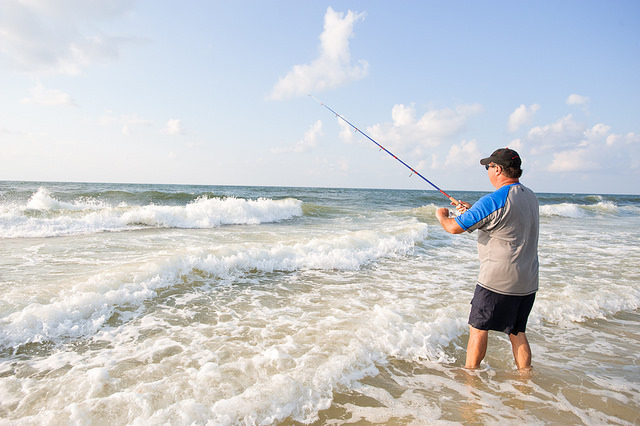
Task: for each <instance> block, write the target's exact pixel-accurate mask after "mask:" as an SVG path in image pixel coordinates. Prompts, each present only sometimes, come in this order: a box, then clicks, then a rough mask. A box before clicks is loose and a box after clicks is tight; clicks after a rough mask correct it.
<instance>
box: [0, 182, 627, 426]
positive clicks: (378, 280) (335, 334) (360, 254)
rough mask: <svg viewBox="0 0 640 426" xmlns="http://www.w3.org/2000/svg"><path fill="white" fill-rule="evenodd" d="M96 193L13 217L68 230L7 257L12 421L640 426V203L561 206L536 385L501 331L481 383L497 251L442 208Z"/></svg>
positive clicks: (4, 331) (5, 322)
mask: <svg viewBox="0 0 640 426" xmlns="http://www.w3.org/2000/svg"><path fill="white" fill-rule="evenodd" d="M61 187H62V189H64V187H63V186H62V185H61ZM85 187H86V186H80V189H82V190H83V192H82V194H85V195H83V196H80V195H78V193H79V192H73V191H71V190H68V191H67V192H64V191H62V190H61V191H60V192H56V194H57V195H56V196H54V195H53V194H52V193H46V191H44V190H43V191H36V190H35V189H34V190H33V191H32V192H31V197H30V199H29V200H27V197H24V199H23V201H19V200H17V199H16V198H11V197H5V198H3V199H2V202H1V203H0V208H1V209H2V210H1V211H0V214H2V220H4V218H6V217H9V218H10V220H16V218H17V217H22V218H23V219H24V220H25V223H26V222H28V220H31V219H33V222H31V223H29V224H28V226H31V228H30V229H31V231H36V232H34V233H35V234H38V233H40V234H39V235H49V236H53V235H69V236H67V237H65V238H48V239H33V240H32V239H30V238H12V239H10V240H8V239H5V240H4V244H3V245H2V246H0V254H1V256H0V267H2V270H1V272H2V274H3V275H2V278H3V280H2V282H0V424H9V422H11V424H69V423H73V424H89V423H101V422H104V421H108V422H109V423H110V424H133V425H138V424H140V425H142V424H216V425H235V424H291V423H293V422H303V423H311V422H318V423H322V424H340V423H344V422H350V423H358V422H360V423H362V424H372V423H373V424H412V423H414V424H424V423H438V422H441V423H448V422H451V423H455V424H460V423H474V422H475V423H496V424H497V423H527V424H536V423H551V424H554V423H558V424H559V423H563V422H567V423H573V424H579V423H584V424H605V423H611V424H634V422H637V409H638V407H640V382H639V380H638V377H640V375H639V374H638V372H639V370H638V367H637V366H638V355H637V345H638V343H639V341H640V337H638V333H637V325H638V323H640V316H638V313H637V312H638V309H639V306H640V289H639V287H638V281H637V270H638V267H639V265H640V246H639V245H638V242H637V235H635V234H633V233H631V232H629V229H637V225H638V219H637V215H635V214H629V212H633V211H634V210H633V209H637V206H636V205H635V204H633V203H632V201H633V200H631V199H630V198H627V199H624V200H623V199H620V200H617V199H616V200H615V201H611V198H598V197H591V198H589V199H586V202H584V200H585V198H584V197H582V198H580V199H579V200H578V201H576V196H573V195H571V196H559V195H554V196H553V199H552V202H550V203H547V204H543V205H542V207H541V212H542V211H543V210H547V211H545V212H543V213H542V214H543V223H542V227H541V236H540V248H541V250H540V260H541V271H542V273H541V283H540V284H541V290H540V292H539V293H538V295H537V299H536V303H535V305H534V310H533V312H532V315H531V318H530V324H529V327H528V329H527V335H528V336H529V339H530V341H531V342H532V346H533V351H534V373H533V375H532V376H531V377H530V378H522V377H520V376H519V374H518V373H517V372H516V371H515V370H514V369H513V360H512V355H511V352H510V351H511V349H510V346H509V343H508V339H507V338H506V337H504V336H501V335H499V334H492V335H491V337H490V339H491V341H490V342H491V343H490V347H489V351H488V354H487V358H486V360H485V363H484V364H483V366H482V368H481V369H479V370H478V371H476V372H472V373H469V372H465V371H463V370H462V369H461V368H460V367H461V366H462V365H463V363H464V356H465V351H464V347H465V346H466V336H467V335H468V326H467V324H466V319H467V315H468V312H469V300H470V299H471V296H472V293H473V287H474V283H475V279H476V276H477V253H476V238H475V235H467V234H463V235H457V236H452V235H449V234H446V233H444V232H443V231H442V230H441V229H440V228H439V225H438V223H437V220H436V219H435V218H434V212H435V209H436V208H437V207H438V206H440V204H438V203H437V201H433V200H432V199H431V198H427V197H424V196H423V195H421V194H414V193H412V192H406V193H405V192H401V191H398V192H397V193H396V192H393V191H390V192H380V193H378V192H366V191H352V192H350V191H346V190H344V191H335V192H333V194H334V195H335V196H336V197H337V198H338V199H337V200H334V199H331V198H330V196H329V195H327V194H328V193H327V192H326V191H323V190H314V189H309V190H301V189H296V190H286V191H285V190H282V189H278V190H273V192H271V193H269V191H267V190H265V189H263V188H251V189H249V190H247V191H245V192H242V193H241V194H239V195H237V197H236V196H235V195H233V194H229V195H227V196H225V197H220V198H216V197H214V196H212V195H210V194H213V193H214V192H216V191H214V190H212V189H211V188H202V189H199V188H196V189H198V190H201V191H203V192H205V191H206V193H207V194H209V195H206V196H203V195H201V194H203V192H198V193H196V194H195V195H194V196H193V197H191V196H190V195H189V194H190V191H191V189H192V188H177V189H176V190H177V192H178V193H179V196H178V198H179V199H180V202H177V203H176V202H174V201H175V198H173V199H172V198H171V197H170V196H169V195H167V196H166V197H163V196H161V195H162V194H159V195H160V196H158V199H169V201H168V202H167V204H163V205H155V204H153V203H151V202H149V201H144V202H142V203H140V205H131V204H132V203H131V200H132V199H135V198H136V197H135V196H132V195H131V194H132V193H133V192H134V190H135V189H136V188H135V187H127V188H126V189H127V191H124V190H122V189H123V188H120V187H118V186H114V187H115V188H109V187H107V189H117V190H118V191H116V192H114V194H115V195H114V197H115V198H112V199H107V198H100V197H99V196H98V195H96V193H97V192H98V191H93V192H91V191H84V189H85ZM90 189H91V188H90ZM143 189H144V190H145V191H147V192H149V191H150V188H146V187H145V188H143ZM151 189H153V188H151ZM147 192H145V194H146V193H147ZM196 192H197V191H196ZM263 192H266V193H267V194H271V195H268V196H267V197H266V198H260V196H257V197H254V195H256V194H261V193H263ZM247 193H250V194H251V195H250V196H248V195H247ZM276 193H277V194H278V195H277V196H274V195H273V194H276ZM329 193H331V192H329ZM86 194H89V195H88V196H87V195H86ZM91 194H93V195H91ZM123 194H124V195H123ZM372 194H373V195H372ZM154 196H155V195H154ZM478 196H479V194H478ZM145 197H147V196H146V195H145ZM287 197H290V198H287ZM350 197H351V198H350ZM124 198H126V199H127V200H128V202H126V203H125V202H123V199H124ZM147 198H148V197H147ZM275 198H279V199H278V200H276V199H275ZM298 200H305V201H304V204H303V203H302V202H301V201H298ZM407 200H409V201H407ZM625 200H626V201H625ZM629 200H631V201H629ZM444 203H446V200H445V201H443V204H444ZM581 203H582V204H581ZM624 203H626V204H624ZM379 204H380V205H383V206H384V207H383V208H381V207H379V206H378V205H379ZM636 204H637V203H636ZM549 206H550V207H549ZM616 206H619V207H616ZM302 207H304V208H302ZM91 215H94V216H91ZM89 217H93V220H94V221H95V223H97V224H99V226H97V225H96V226H95V227H93V228H92V226H90V225H88V223H89V219H88V218H89ZM63 218H64V221H67V222H66V223H63V220H62V219H63ZM107 219H108V220H112V221H113V225H109V227H105V226H104V224H105V221H106V220H107ZM232 219H234V220H235V219H238V221H239V223H240V224H243V225H250V226H221V225H222V224H224V223H226V222H229V221H231V220H232ZM289 219H293V220H289ZM575 219H579V220H575ZM56 220H59V229H58V230H57V231H56V230H55V229H53V228H55V227H53V226H52V228H51V229H50V230H49V231H47V232H48V234H47V232H44V231H43V230H42V229H39V228H37V226H42V227H43V228H44V225H43V224H44V223H48V224H49V225H51V224H53V223H54V222H55V221H56ZM253 220H256V222H252V221H253ZM37 221H40V222H37ZM47 221H49V222H47ZM37 223H39V224H40V225H36V224H37ZM254 223H255V225H253V224H254ZM260 223H262V224H264V225H259V224H260ZM132 224H133V225H132ZM4 226H6V222H2V225H1V226H0V229H4V230H5V231H6V229H8V228H6V227H4ZM65 226H66V228H65ZM74 226H75V228H74ZM100 226H102V228H100ZM3 227H4V228H3ZM132 227H134V228H135V227H139V228H142V229H144V230H142V231H136V232H107V233H94V232H95V231H89V230H90V229H100V230H102V231H103V230H118V231H122V230H125V229H131V228H132ZM25 229H26V228H25ZM71 229H78V230H80V231H78V232H77V233H73V232H72V233H69V230H71ZM23 230H24V229H23ZM55 232H59V234H56V233H55ZM65 232H66V234H65ZM74 232H75V231H74ZM98 232H100V231H98ZM22 236H25V233H23V234H22ZM634 411H635V414H634ZM634 416H635V417H634ZM1 419H4V420H1ZM105 419H108V420H105Z"/></svg>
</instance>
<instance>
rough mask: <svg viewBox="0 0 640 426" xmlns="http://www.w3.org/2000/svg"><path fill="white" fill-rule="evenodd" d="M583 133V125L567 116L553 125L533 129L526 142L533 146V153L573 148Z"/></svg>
mask: <svg viewBox="0 0 640 426" xmlns="http://www.w3.org/2000/svg"><path fill="white" fill-rule="evenodd" d="M584 131H585V126H584V124H581V123H577V122H576V121H575V120H574V119H573V115H572V114H568V115H566V116H564V117H562V118H560V119H558V120H557V121H556V122H555V123H552V124H548V125H546V126H536V127H533V128H532V129H531V130H529V132H528V133H527V140H528V141H529V142H530V143H531V144H532V146H533V152H534V153H537V152H543V151H548V150H551V149H554V150H558V149H564V148H567V147H572V146H575V144H576V141H579V140H581V138H582V136H583V134H584Z"/></svg>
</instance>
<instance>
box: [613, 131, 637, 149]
mask: <svg viewBox="0 0 640 426" xmlns="http://www.w3.org/2000/svg"><path fill="white" fill-rule="evenodd" d="M633 144H635V145H640V135H637V134H635V133H633V132H629V133H627V134H626V135H616V134H612V135H609V136H607V145H608V146H614V145H633Z"/></svg>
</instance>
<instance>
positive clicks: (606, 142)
mask: <svg viewBox="0 0 640 426" xmlns="http://www.w3.org/2000/svg"><path fill="white" fill-rule="evenodd" d="M563 139H564V140H566V141H570V143H568V142H567V143H565V144H564V145H563V146H561V147H559V148H557V149H554V150H553V152H552V160H551V161H550V162H549V166H548V170H549V171H551V172H593V171H596V170H607V169H610V170H618V171H626V170H628V169H633V168H634V167H636V165H635V164H636V158H638V155H640V137H639V136H638V135H636V134H634V133H628V134H627V135H617V134H612V133H611V127H610V126H608V125H606V124H602V123H598V124H595V125H594V126H592V127H590V128H586V129H584V130H583V131H582V132H581V134H580V136H579V137H575V135H574V134H573V131H569V132H568V134H567V135H565V137H563ZM619 145H622V146H624V150H621V149H619V148H620V146H619Z"/></svg>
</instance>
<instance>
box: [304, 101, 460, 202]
mask: <svg viewBox="0 0 640 426" xmlns="http://www.w3.org/2000/svg"><path fill="white" fill-rule="evenodd" d="M309 96H310V97H312V98H313V99H315V101H316V102H318V103H319V104H320V105H322V106H323V107H325V108H326V109H328V110H329V111H331V112H332V113H334V114H335V115H336V117H338V118H339V119H341V120H342V121H344V122H345V123H347V124H348V125H349V126H351V127H353V128H354V129H355V131H356V132H360V134H362V135H363V136H364V137H366V138H367V139H369V140H370V141H371V142H373V143H374V144H376V145H377V146H378V148H380V149H381V150H383V151H384V152H386V153H387V154H389V155H390V156H392V157H393V158H395V159H396V160H398V161H399V162H400V163H402V165H403V166H405V167H406V168H407V169H409V170H411V173H413V174H416V175H418V176H420V177H421V178H422V180H424V181H425V182H427V183H428V184H429V185H431V186H433V187H434V188H435V189H437V190H438V191H440V193H442V195H444V196H445V197H447V198H448V199H449V200H450V201H451V202H452V203H453V204H454V205H456V206H457V205H458V204H459V201H458V200H456V199H455V198H453V197H452V196H451V195H449V194H447V193H446V192H444V191H443V190H442V189H440V188H438V187H437V186H436V185H435V184H434V183H433V182H431V181H430V180H429V179H427V178H426V177H424V176H422V175H421V174H420V173H419V172H417V171H416V170H415V169H414V168H413V167H411V166H409V165H408V164H407V163H405V162H404V161H402V160H401V159H399V158H398V157H396V156H395V155H394V154H393V153H392V152H391V151H389V150H388V149H387V148H385V147H384V146H382V145H380V144H379V143H378V142H376V141H374V140H373V139H371V137H369V135H367V134H366V133H364V132H363V131H362V130H360V129H358V128H357V127H356V126H354V125H353V124H351V123H350V122H349V120H347V119H346V118H344V117H343V116H341V115H340V114H338V113H337V112H335V111H334V110H332V109H331V108H329V106H328V105H326V104H324V103H322V102H321V101H319V100H318V98H316V97H315V96H313V95H311V94H309Z"/></svg>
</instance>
